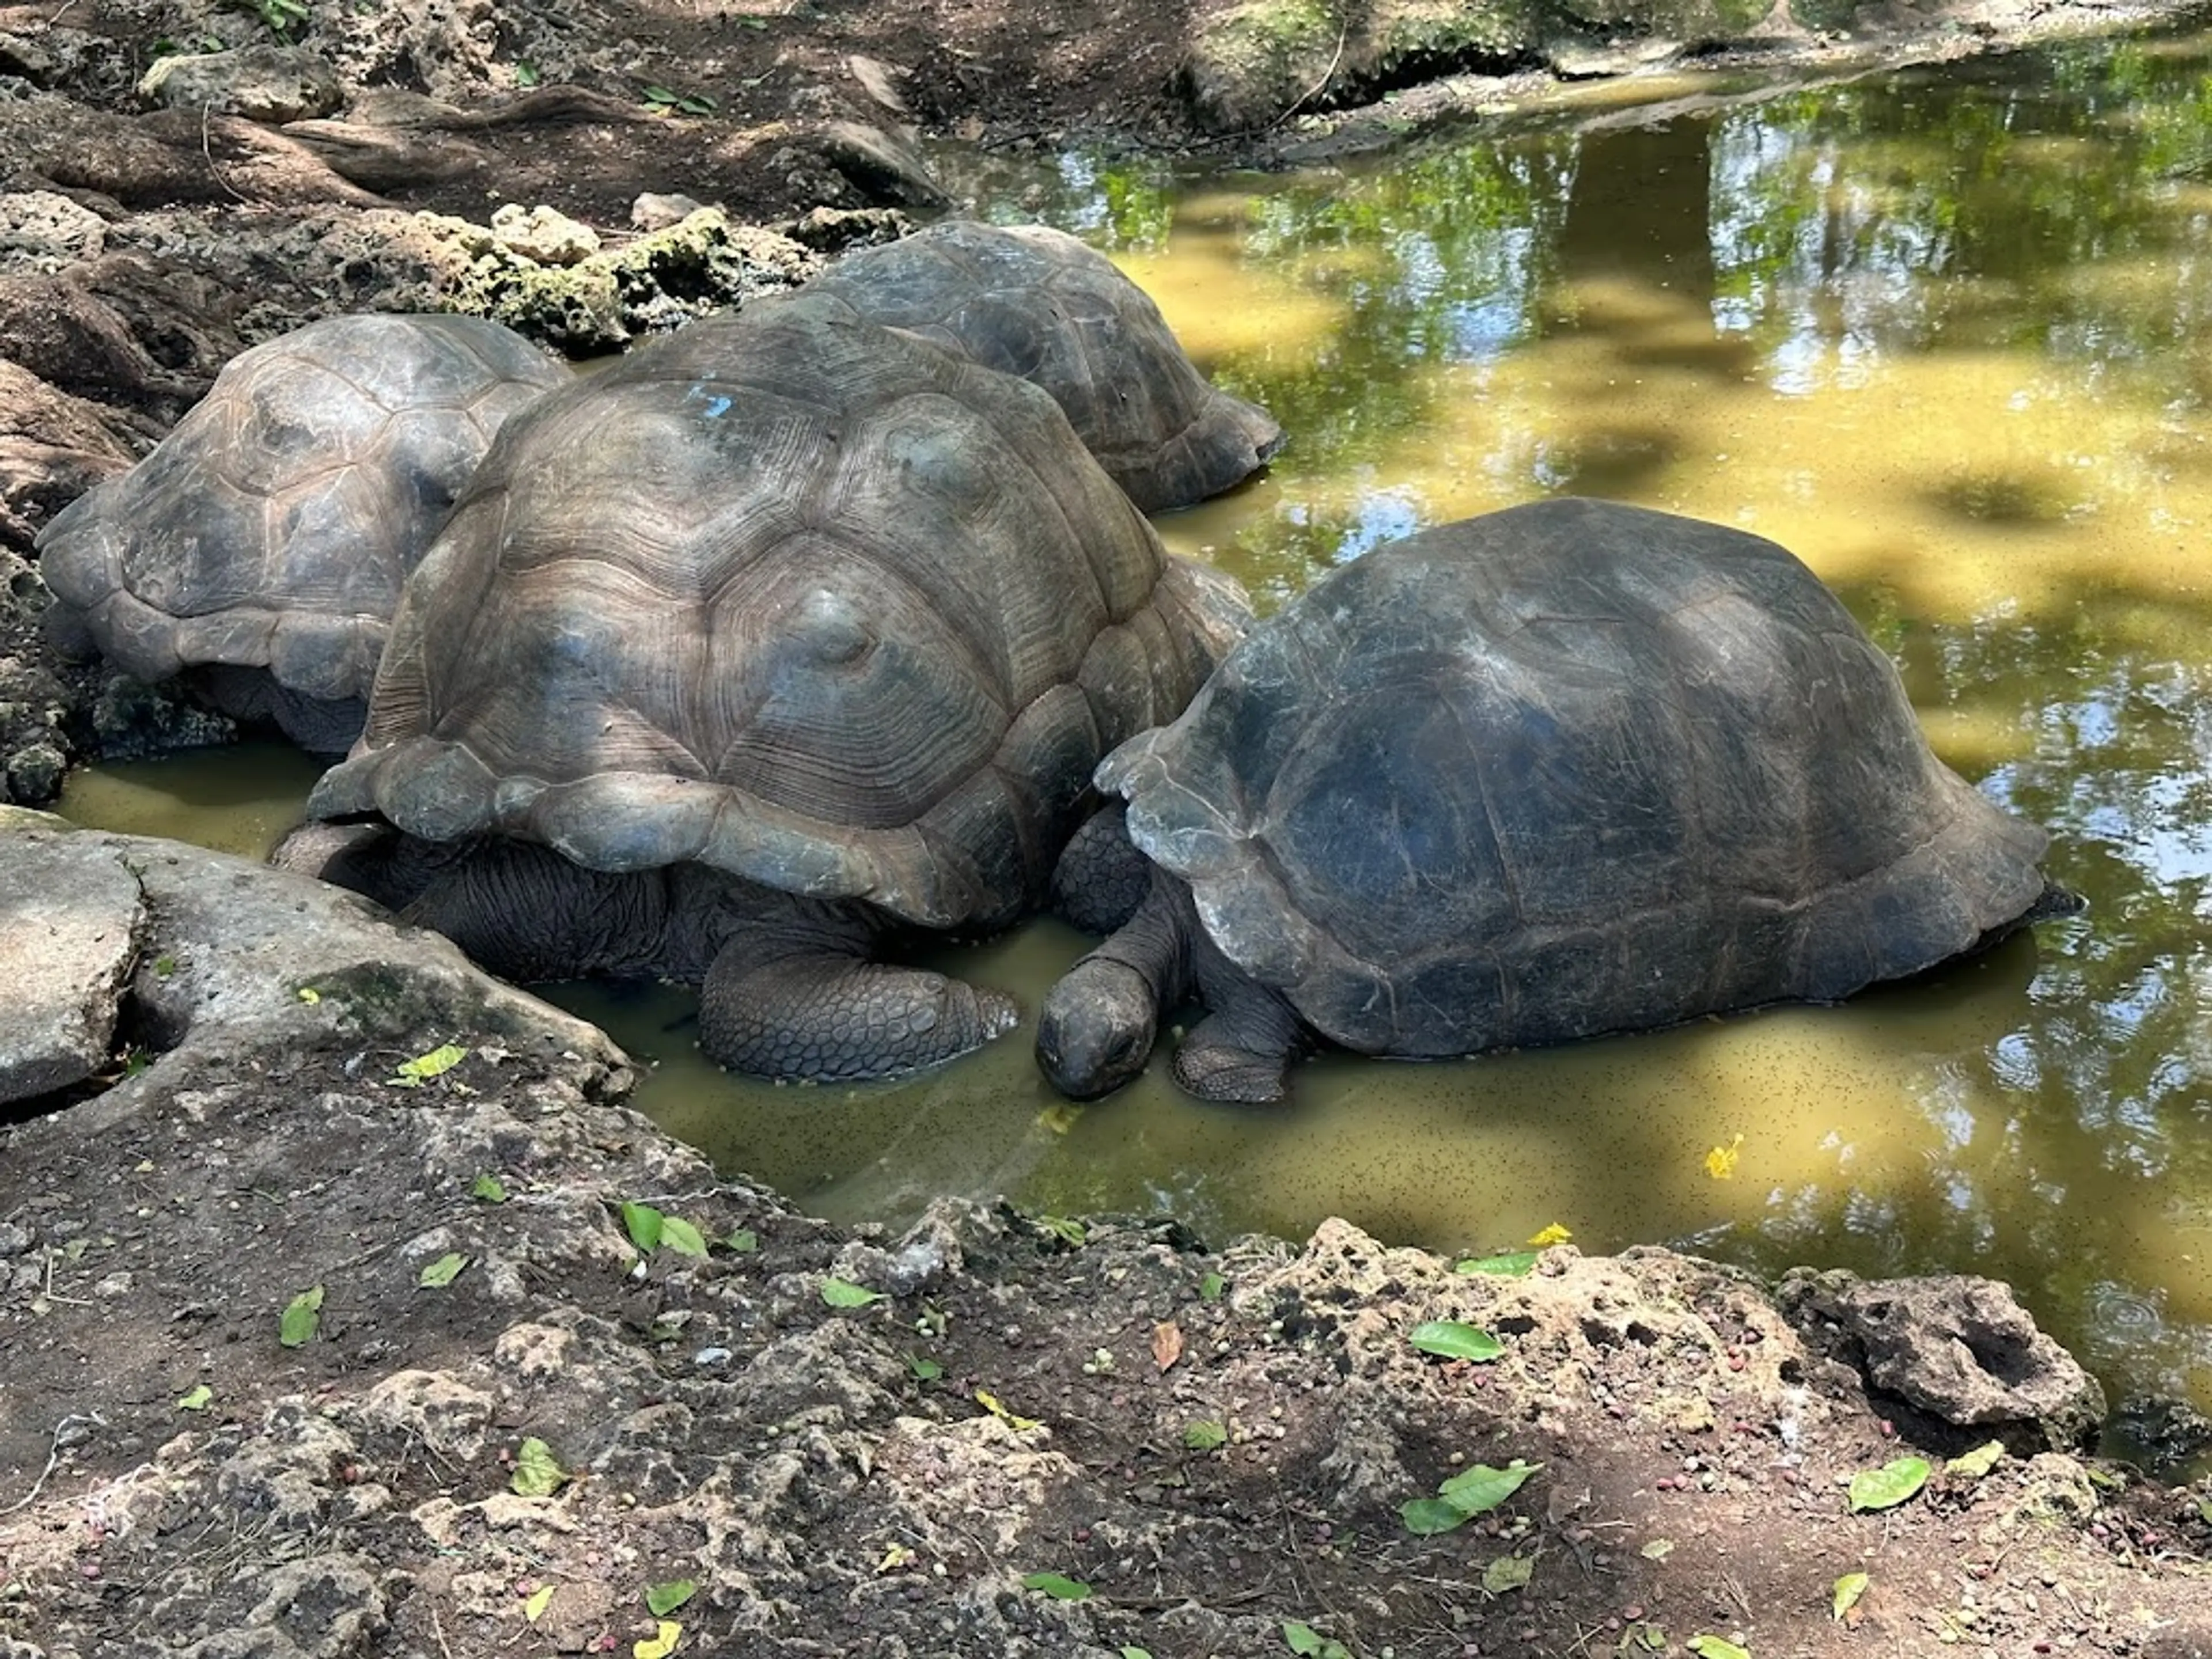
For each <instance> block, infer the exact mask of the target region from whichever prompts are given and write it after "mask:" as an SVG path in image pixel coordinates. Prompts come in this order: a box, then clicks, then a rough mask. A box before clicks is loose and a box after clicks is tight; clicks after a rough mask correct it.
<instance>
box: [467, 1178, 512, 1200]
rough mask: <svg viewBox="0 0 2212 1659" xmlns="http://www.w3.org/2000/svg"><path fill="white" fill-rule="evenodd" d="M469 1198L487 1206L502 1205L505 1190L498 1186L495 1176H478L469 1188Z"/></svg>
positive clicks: (505, 1198)
mask: <svg viewBox="0 0 2212 1659" xmlns="http://www.w3.org/2000/svg"><path fill="white" fill-rule="evenodd" d="M469 1196H470V1197H471V1198H477V1199H482V1200H483V1201H484V1202H485V1203H487V1204H504V1203H506V1202H507V1188H505V1187H503V1186H501V1184H500V1180H499V1177H498V1176H493V1175H480V1176H477V1178H476V1181H475V1182H474V1183H473V1184H471V1187H470V1188H469Z"/></svg>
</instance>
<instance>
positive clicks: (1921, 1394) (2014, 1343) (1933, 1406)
mask: <svg viewBox="0 0 2212 1659" xmlns="http://www.w3.org/2000/svg"><path fill="white" fill-rule="evenodd" d="M1777 1298H1778V1302H1779V1304H1780V1306H1781V1308H1782V1311H1783V1314H1784V1317H1786V1318H1787V1319H1788V1320H1789V1321H1790V1323H1791V1324H1792V1325H1794V1326H1795V1327H1796V1328H1797V1330H1798V1331H1799V1333H1800V1334H1802V1336H1803V1337H1804V1339H1805V1340H1806V1341H1807V1343H1808V1345H1810V1346H1814V1347H1815V1348H1820V1349H1825V1350H1826V1351H1827V1352H1829V1353H1830V1354H1831V1355H1832V1357H1833V1358H1838V1359H1839V1360H1841V1361H1842V1362H1843V1363H1844V1364H1848V1365H1850V1366H1851V1367H1852V1368H1853V1369H1854V1370H1857V1371H1858V1372H1859V1373H1860V1374H1861V1375H1862V1376H1864V1377H1865V1378H1866V1381H1867V1384H1868V1386H1869V1388H1873V1389H1880V1390H1881V1391H1882V1392H1884V1393H1887V1394H1892V1395H1896V1396H1897V1397H1898V1398H1899V1399H1901V1400H1903V1401H1905V1402H1906V1403H1907V1404H1909V1405H1911V1406H1913V1407H1917V1409H1919V1410H1921V1411H1923V1412H1926V1413H1929V1414H1930V1415H1931V1416H1934V1417H1936V1418H1940V1419H1942V1421H1944V1422H1946V1423H1953V1424H1957V1425H1960V1426H1961V1427H1988V1428H2003V1427H2006V1426H2012V1425H2017V1426H2020V1427H2023V1428H2029V1429H2032V1430H2033V1431H2034V1432H2035V1434H2036V1435H2038V1436H2039V1437H2040V1438H2041V1440H2042V1442H2043V1443H2044V1444H2045V1446H2047V1447H2049V1448H2050V1449H2051V1450H2053V1451H2072V1450H2076V1449H2081V1447H2084V1446H2086V1445H2087V1443H2089V1442H2090V1441H2091V1440H2092V1439H2093V1437H2095V1435H2096V1432H2097V1430H2098V1428H2099V1426H2100V1425H2101V1424H2102V1423H2103V1421H2104V1419H2105V1391H2104V1389H2102V1388H2101V1387H2100V1385H2099V1384H2098V1382H2097V1380H2096V1378H2094V1377H2093V1376H2090V1375H2089V1374H2088V1372H2087V1371H2085V1370H2082V1369H2081V1364H2079V1363H2078V1362H2077V1361H2076V1360H2075V1358H2074V1357H2073V1356H2072V1355H2071V1354H2069V1353H2068V1352H2066V1350H2065V1349H2063V1348H2062V1347H2060V1346H2058V1344H2057V1341H2055V1340H2053V1339H2052V1338H2051V1337H2049V1336H2047V1335H2045V1334H2044V1333H2043V1332H2042V1331H2040V1330H2039V1329H2038V1328H2036V1323H2035V1321H2034V1319H2033V1316H2030V1315H2029V1313H2028V1311H2027V1309H2025V1308H2023V1307H2021V1305H2020V1304H2019V1302H2018V1301H2017V1300H2016V1299H2015V1297H2014V1296H2013V1293H2012V1291H2011V1289H2010V1287H2009V1286H2008V1285H2002V1284H2000V1283H1998V1282H1997V1281H1996V1279H1980V1278H1975V1277H1972V1276H1969V1275H1966V1274H1944V1275H1940V1276H1929V1277H1925V1278H1917V1279H1861V1278H1860V1277H1859V1276H1858V1275H1857V1274H1856V1273H1847V1272H1845V1271H1844V1270H1842V1269H1840V1268H1836V1269H1831V1270H1829V1271H1827V1272H1825V1273H1822V1272H1816V1271H1815V1270H1814V1269H1812V1268H1809V1267H1800V1268H1797V1269H1795V1270H1794V1271H1792V1272H1791V1273H1790V1274H1789V1275H1788V1276H1787V1277H1785V1278H1784V1279H1783V1281H1782V1284H1781V1286H1780V1288H1779V1290H1778V1292H1777Z"/></svg>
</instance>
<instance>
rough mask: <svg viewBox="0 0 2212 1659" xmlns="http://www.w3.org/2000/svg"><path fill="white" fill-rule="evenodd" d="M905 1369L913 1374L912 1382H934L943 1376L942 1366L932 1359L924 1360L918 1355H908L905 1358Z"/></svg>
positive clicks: (943, 1368) (943, 1369)
mask: <svg viewBox="0 0 2212 1659" xmlns="http://www.w3.org/2000/svg"><path fill="white" fill-rule="evenodd" d="M906 1368H907V1370H908V1371H909V1372H911V1373H912V1374H913V1376H914V1380H915V1382H917V1383H934V1382H936V1381H937V1380H938V1378H939V1377H941V1376H944V1375H945V1367H944V1366H942V1365H940V1364H938V1363H937V1362H936V1361H935V1360H934V1359H929V1358H924V1357H923V1356H922V1355H921V1354H918V1353H910V1354H908V1356H907V1357H906Z"/></svg>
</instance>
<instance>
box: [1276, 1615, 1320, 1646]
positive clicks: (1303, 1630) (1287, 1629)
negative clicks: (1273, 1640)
mask: <svg viewBox="0 0 2212 1659" xmlns="http://www.w3.org/2000/svg"><path fill="white" fill-rule="evenodd" d="M1283 1640H1284V1641H1285V1642H1287V1643H1289V1644H1290V1645H1291V1652H1292V1653H1319V1652H1320V1651H1321V1632H1318V1631H1316V1629H1314V1627H1313V1626H1311V1625H1302V1624H1300V1623H1298V1621H1297V1620H1295V1619H1285V1620H1284V1621H1283Z"/></svg>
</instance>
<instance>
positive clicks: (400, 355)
mask: <svg viewBox="0 0 2212 1659" xmlns="http://www.w3.org/2000/svg"><path fill="white" fill-rule="evenodd" d="M568 379H569V374H568V370H567V369H566V368H562V366H561V365H559V364H558V363H556V362H554V361H553V360H552V359H550V358H549V357H548V356H545V354H544V353H543V352H541V351H539V350H538V349H537V348H536V347H535V346H533V345H532V344H531V343H529V342H528V341H527V340H526V339H524V338H523V337H521V336H520V335H519V334H517V333H515V332H514V331H513V330H511V329H507V328H503V327H501V325H499V324H497V323H494V322H489V321H487V320H485V319H483V318H480V317H447V316H404V315H389V314H381V313H372V314H367V315H361V316H349V317H332V318H328V319H325V320H323V321H321V322H318V323H310V324H308V325H307V326H306V327H305V328H301V329H296V330H295V331H292V332H291V333H289V334H285V335H283V336H280V337H278V338H276V339H274V340H270V341H268V342H266V343H264V344H261V345H258V346H255V347H253V348H252V349H251V350H248V351H245V352H242V353H240V355H239V356H236V357H234V358H233V359H232V360H231V361H230V362H228V364H226V365H225V366H224V368H223V370H222V374H218V375H217V376H216V382H215V386H214V387H213V389H212V390H210V392H209V393H208V395H207V396H206V397H205V398H202V399H201V400H200V401H199V402H198V403H197V404H194V405H193V407H192V409H191V411H190V412H189V413H187V414H186V415H185V418H184V419H183V420H181V421H179V422H178V423H177V425H176V428H175V429H174V430H173V431H172V432H171V433H170V434H169V435H168V436H167V438H165V439H163V440H162V441H161V443H160V444H159V445H157V446H156V447H155V449H154V451H153V453H151V454H149V455H148V456H147V457H146V459H144V460H143V461H141V462H139V464H138V465H137V466H135V467H132V468H131V470H130V471H128V472H125V473H124V474H122V475H121V476H119V477H114V478H111V479H108V480H107V481H106V482H105V483H100V484H99V485H97V486H95V487H94V489H90V490H88V491H87V492H86V493H85V494H84V495H81V496H79V497H78V498H77V499H76V501H72V502H71V503H70V505H69V507H66V508H65V509H64V511H63V512H61V513H58V515H57V516H56V517H55V519H54V520H53V522H52V524H50V525H48V526H46V529H45V531H44V532H41V533H40V537H39V539H38V554H39V568H40V572H41V574H43V575H44V577H45V579H46V586H48V587H50V588H52V590H53V592H54V594H55V596H56V598H57V599H58V603H57V604H56V605H54V606H52V608H51V609H50V610H49V611H48V612H47V617H48V627H49V629H51V630H52V635H53V637H54V638H55V640H56V641H57V642H58V644H60V645H62V646H63V647H64V648H65V649H67V650H69V651H70V652H72V653H76V654H84V655H89V654H91V653H94V652H96V653H99V654H100V655H101V656H103V657H105V658H106V659H107V660H108V661H109V662H110V663H112V665H114V666H116V667H117V668H118V669H120V670H122V671H124V672H125V673H126V674H129V675H131V676H132V677H133V678H137V679H141V680H145V681H149V682H152V681H160V680H167V679H169V678H173V677H177V676H184V677H185V678H186V680H187V682H188V683H189V684H191V686H192V687H193V688H194V689H195V690H198V691H199V692H201V693H202V694H203V695H204V696H205V697H206V698H207V700H208V701H210V702H212V703H213V704H214V705H215V706H216V708H220V709H222V711H223V712H224V713H226V714H233V715H235V716H237V717H239V718H240V719H244V720H261V719H268V720H274V721H275V722H276V724H277V725H279V726H282V727H283V729H284V731H285V732H287V733H288V734H289V735H290V736H291V737H292V738H293V739H294V740H295V741H296V742H298V743H299V744H301V745H302V746H303V747H306V748H308V749H313V750H318V751H319V752H323V753H328V754H342V753H343V752H344V750H345V749H346V748H347V746H348V745H349V744H351V743H352V742H353V740H354V738H355V737H356V736H357V735H358V734H359V732H360V731H361V722H362V707H363V702H364V700H365V699H366V698H367V697H368V688H369V683H370V681H371V680H372V679H373V678H374V677H375V673H376V664H377V659H378V657H379V656H380V654H381V653H382V652H383V649H384V636H385V628H386V623H388V622H389V620H390V618H391V616H392V606H393V605H395V604H397V603H398V597H399V584H400V581H401V580H402V579H403V578H404V576H405V574H406V573H407V571H408V570H409V569H410V568H412V566H413V565H414V562H415V561H416V559H417V558H419V557H420V556H422V550H423V549H424V548H426V547H428V545H429V544H430V538H432V537H433V536H434V535H435V534H436V533H437V530H438V526H440V525H441V523H442V522H443V521H444V520H445V516H446V513H447V511H448V510H449V509H450V508H451V507H452V506H453V501H454V498H455V497H456V496H458V495H459V494H460V492H461V488H462V486H463V485H464V484H465V483H467V482H468V479H469V475H470V474H471V473H472V472H474V471H476V465H477V461H478V460H479V459H482V458H483V453H484V451H485V449H486V448H487V447H489V444H490V442H491V440H492V435H493V434H494V433H495V432H496V431H497V430H498V429H499V426H500V423H501V422H502V421H504V420H505V419H506V418H507V416H509V415H511V414H513V412H514V411H515V410H517V409H520V408H521V407H522V406H523V405H524V404H528V403H532V402H533V401H535V400H536V399H537V398H539V397H540V396H542V395H543V394H544V393H545V392H548V391H550V390H551V389H552V388H554V387H556V386H560V385H562V384H563V383H565V382H566V381H567V380H568Z"/></svg>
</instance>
